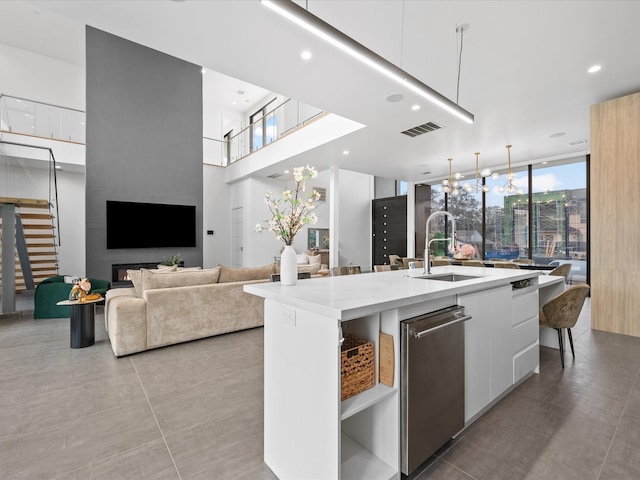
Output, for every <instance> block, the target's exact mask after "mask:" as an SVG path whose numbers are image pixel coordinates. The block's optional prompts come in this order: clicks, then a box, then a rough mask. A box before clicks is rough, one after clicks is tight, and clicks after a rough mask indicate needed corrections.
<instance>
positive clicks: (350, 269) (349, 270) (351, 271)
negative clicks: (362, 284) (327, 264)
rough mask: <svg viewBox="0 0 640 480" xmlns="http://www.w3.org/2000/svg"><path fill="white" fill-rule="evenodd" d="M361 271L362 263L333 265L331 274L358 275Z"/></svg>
mask: <svg viewBox="0 0 640 480" xmlns="http://www.w3.org/2000/svg"><path fill="white" fill-rule="evenodd" d="M358 273H361V270H360V265H349V266H347V267H333V269H332V270H331V275H332V276H334V277H337V276H340V275H356V274H358Z"/></svg>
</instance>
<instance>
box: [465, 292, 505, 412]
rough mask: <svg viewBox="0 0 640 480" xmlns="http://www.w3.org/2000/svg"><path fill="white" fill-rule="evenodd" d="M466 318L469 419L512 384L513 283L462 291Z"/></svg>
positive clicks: (467, 404)
mask: <svg viewBox="0 0 640 480" xmlns="http://www.w3.org/2000/svg"><path fill="white" fill-rule="evenodd" d="M458 304H459V305H462V306H464V307H465V313H467V314H468V315H471V317H472V318H471V320H468V321H467V322H465V364H464V367H465V422H469V421H470V420H471V419H473V418H474V417H475V416H476V415H477V414H478V413H480V412H481V411H482V410H483V409H484V408H485V407H486V406H487V405H489V403H491V401H492V400H494V399H495V398H497V397H498V396H499V395H500V394H502V393H503V392H504V391H505V390H506V389H507V388H509V387H510V386H511V385H512V381H513V368H512V361H513V351H512V344H511V286H510V285H508V286H503V287H499V288H493V289H491V290H484V291H482V292H476V293H470V294H465V295H458Z"/></svg>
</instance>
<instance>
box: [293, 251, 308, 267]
mask: <svg viewBox="0 0 640 480" xmlns="http://www.w3.org/2000/svg"><path fill="white" fill-rule="evenodd" d="M296 257H297V258H298V265H300V264H301V263H309V257H308V256H307V254H306V253H299V254H298V255H296Z"/></svg>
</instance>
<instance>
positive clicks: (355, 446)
mask: <svg viewBox="0 0 640 480" xmlns="http://www.w3.org/2000/svg"><path fill="white" fill-rule="evenodd" d="M341 447H342V475H341V478H342V480H350V479H367V480H391V479H393V478H397V471H396V470H395V469H393V468H391V467H390V466H389V465H387V464H386V463H385V462H383V461H382V460H381V459H380V458H378V457H376V456H375V455H373V454H372V453H371V452H369V451H368V450H367V449H366V448H365V447H363V446H362V445H360V444H359V443H358V442H356V441H355V440H354V439H353V438H351V437H350V436H349V435H347V434H345V433H342V436H341Z"/></svg>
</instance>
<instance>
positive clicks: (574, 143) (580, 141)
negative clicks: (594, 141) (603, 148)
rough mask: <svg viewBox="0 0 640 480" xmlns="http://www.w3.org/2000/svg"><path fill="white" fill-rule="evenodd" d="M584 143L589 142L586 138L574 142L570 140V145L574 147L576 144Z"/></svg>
mask: <svg viewBox="0 0 640 480" xmlns="http://www.w3.org/2000/svg"><path fill="white" fill-rule="evenodd" d="M583 143H587V141H586V140H575V141H573V142H569V145H571V146H572V147H573V146H575V145H582V144H583Z"/></svg>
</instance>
